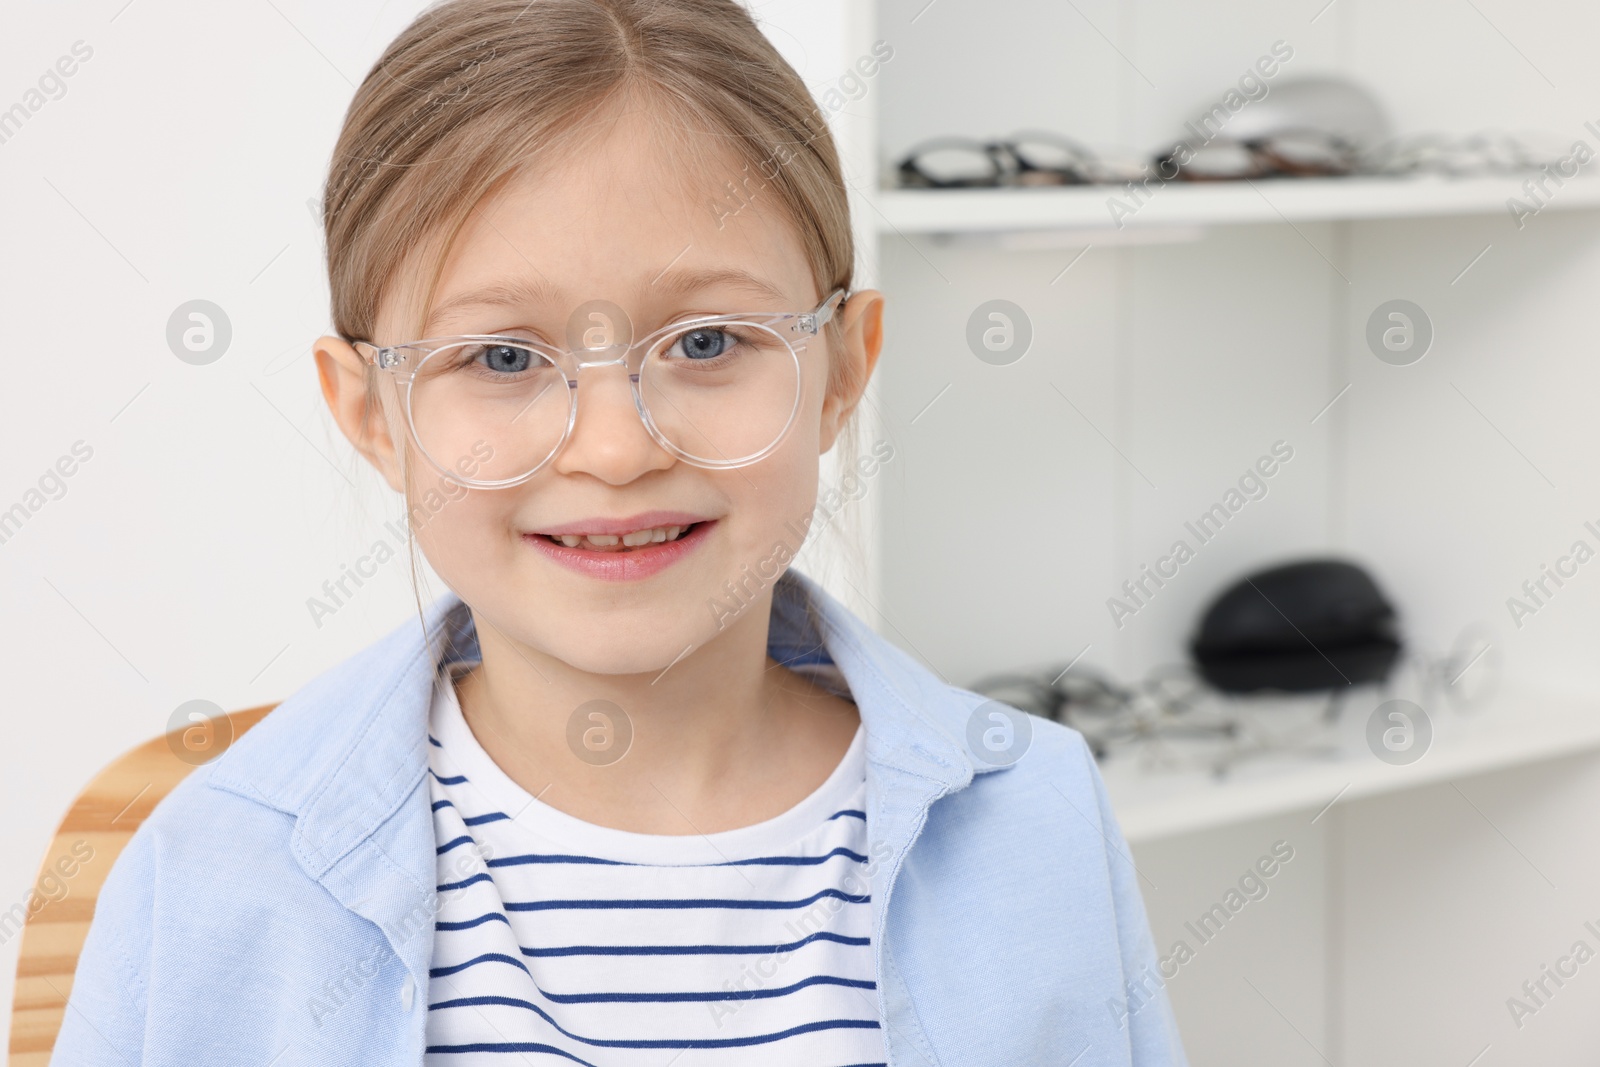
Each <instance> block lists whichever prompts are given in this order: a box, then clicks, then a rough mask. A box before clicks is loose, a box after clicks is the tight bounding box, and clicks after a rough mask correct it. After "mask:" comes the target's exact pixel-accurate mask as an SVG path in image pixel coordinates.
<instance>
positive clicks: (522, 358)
mask: <svg viewBox="0 0 1600 1067" xmlns="http://www.w3.org/2000/svg"><path fill="white" fill-rule="evenodd" d="M479 358H481V359H482V360H483V364H484V366H485V367H487V368H488V369H489V370H492V371H494V372H496V373H497V374H517V373H519V372H521V371H525V370H527V369H528V365H529V364H530V363H531V362H532V361H533V353H532V352H530V351H529V350H528V349H526V348H518V347H517V346H516V345H486V346H484V349H483V351H482V352H481V353H479Z"/></svg>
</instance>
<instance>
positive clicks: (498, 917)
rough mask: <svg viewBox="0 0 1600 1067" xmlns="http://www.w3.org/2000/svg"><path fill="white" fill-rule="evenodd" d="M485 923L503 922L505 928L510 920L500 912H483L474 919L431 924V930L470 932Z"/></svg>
mask: <svg viewBox="0 0 1600 1067" xmlns="http://www.w3.org/2000/svg"><path fill="white" fill-rule="evenodd" d="M487 922H503V923H505V924H506V925H507V926H510V925H511V920H510V919H508V918H506V917H505V916H504V915H502V914H501V913H500V912H498V911H490V912H485V913H484V914H482V915H480V916H478V917H477V918H476V919H462V920H461V921H460V922H436V923H434V924H433V928H434V929H435V930H470V929H472V928H473V927H474V926H482V925H483V924H484V923H487Z"/></svg>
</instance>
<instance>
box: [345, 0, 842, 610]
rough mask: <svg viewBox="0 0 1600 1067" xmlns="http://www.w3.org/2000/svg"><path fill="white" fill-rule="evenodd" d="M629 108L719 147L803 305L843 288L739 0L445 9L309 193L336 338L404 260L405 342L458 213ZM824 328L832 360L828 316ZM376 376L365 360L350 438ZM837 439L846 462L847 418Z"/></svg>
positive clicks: (362, 105) (801, 86) (782, 88)
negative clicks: (746, 184)
mask: <svg viewBox="0 0 1600 1067" xmlns="http://www.w3.org/2000/svg"><path fill="white" fill-rule="evenodd" d="M630 102H641V103H644V104H647V105H653V106H655V107H657V108H659V109H660V111H661V112H662V118H663V121H662V122H661V123H660V124H659V128H661V129H663V130H665V131H666V132H667V133H668V134H669V135H671V136H675V137H677V138H679V139H680V140H681V141H683V142H684V143H688V142H690V140H691V139H693V138H694V137H695V136H696V135H699V136H700V137H701V138H702V143H710V144H715V145H719V146H724V147H725V148H726V149H727V150H728V151H730V152H731V153H732V155H733V156H734V158H735V159H736V160H737V161H738V162H739V163H740V165H741V166H742V168H743V170H742V171H741V173H748V172H754V173H753V174H749V177H748V179H747V180H749V181H755V182H758V183H760V184H759V185H758V189H759V196H758V197H757V202H758V203H759V204H761V205H763V206H770V207H771V208H772V209H774V210H776V211H778V212H779V213H780V214H781V217H782V218H784V219H785V220H786V221H787V222H788V223H789V224H790V225H791V226H792V227H793V228H794V231H795V232H796V233H797V234H798V236H799V238H800V243H801V247H802V248H803V249H804V254H805V257H806V261H807V264H808V265H809V267H810V271H811V275H812V278H813V280H814V282H815V284H816V289H817V292H818V294H819V297H818V298H819V299H820V298H821V297H822V296H826V295H827V294H828V293H831V292H832V291H833V290H834V289H836V288H843V289H844V290H845V291H846V292H847V293H848V292H849V291H850V286H851V282H852V280H853V277H854V267H855V244H854V241H853V239H852V236H851V230H850V209H849V201H848V197H847V195H846V190H845V184H844V179H843V175H842V172H841V169H840V164H839V157H838V151H837V149H836V147H835V145H834V142H833V137H832V135H831V133H830V132H829V129H828V125H827V123H826V121H825V118H824V114H823V111H822V109H821V108H820V107H819V106H818V105H817V104H816V102H815V101H814V100H813V99H812V97H811V94H810V92H809V91H808V90H807V89H806V87H805V83H804V82H803V81H802V80H801V79H800V77H799V75H797V74H796V73H795V71H794V69H793V68H792V67H790V66H789V64H788V63H787V62H785V61H784V59H783V58H782V56H780V55H779V54H778V52H777V50H776V49H775V48H774V47H773V46H772V43H771V42H770V41H769V40H768V39H767V38H766V36H765V35H764V34H763V33H762V32H761V30H760V28H759V27H758V26H757V25H756V23H755V20H754V19H753V18H752V17H751V15H750V12H749V11H748V10H747V9H746V8H745V7H744V6H743V5H742V4H741V3H739V2H738V0H532V2H529V0H448V2H446V3H441V4H438V5H436V6H434V7H431V8H429V9H428V10H426V11H424V12H423V13H422V14H421V15H419V16H418V17H417V18H416V20H415V21H413V22H412V23H411V25H409V26H408V27H407V28H406V29H405V30H404V31H402V32H401V34H400V35H399V36H398V37H397V38H395V40H394V41H393V42H392V43H391V44H390V45H389V47H388V48H387V49H386V50H385V51H384V54H383V56H382V57H381V58H380V59H379V60H378V62H377V63H376V64H375V65H374V66H373V68H372V70H371V71H370V72H369V73H368V74H367V76H366V78H365V79H364V80H363V81H362V83H361V86H360V88H358V89H357V90H356V94H355V97H354V99H353V100H352V101H351V103H350V107H349V110H348V111H347V112H346V114H345V119H344V125H343V128H342V129H341V131H340V134H339V140H338V143H337V145H336V146H335V148H334V153H333V162H332V165H331V167H330V171H329V175H328V181H327V186H326V188H325V190H324V195H323V230H324V235H325V239H326V254H327V264H328V282H329V288H330V290H331V303H332V317H333V326H334V329H335V331H336V332H337V333H338V334H339V335H340V336H341V337H343V338H344V339H345V340H347V341H354V340H367V341H370V340H373V339H374V333H375V331H376V329H377V319H378V314H379V310H380V307H381V306H382V304H383V300H384V297H385V296H386V295H387V294H389V292H390V289H391V287H392V286H394V285H395V284H396V280H397V278H399V277H400V276H401V274H402V271H404V270H405V269H407V268H408V267H414V268H415V270H413V271H412V274H411V277H412V280H413V287H414V288H415V290H416V291H415V292H414V293H411V294H409V295H410V296H412V297H414V299H412V300H410V301H409V302H408V303H407V304H405V305H402V306H408V307H410V308H411V309H412V312H413V321H412V322H411V323H409V324H408V325H407V326H406V330H407V331H408V332H407V336H406V338H405V339H410V338H412V337H413V336H415V334H416V332H417V331H420V330H421V329H422V327H423V323H424V320H425V318H426V310H427V308H428V307H429V305H430V303H431V301H432V297H433V294H434V290H435V288H436V286H437V283H438V279H439V276H440V273H441V271H442V269H443V266H444V261H445V256H446V254H447V252H448V250H449V247H450V245H451V243H452V242H453V241H454V239H455V237H456V236H457V234H459V232H460V230H461V228H462V227H463V226H464V225H465V223H466V221H467V219H468V217H469V215H470V214H471V212H472V211H473V209H474V208H475V207H476V206H477V205H478V204H479V203H480V202H481V201H482V200H483V199H484V198H485V197H487V196H490V195H492V194H493V193H495V192H496V191H497V190H498V189H499V188H500V187H501V186H502V185H503V184H505V183H506V182H507V181H508V180H509V179H511V177H512V176H513V175H515V174H516V173H518V172H520V171H523V170H525V169H526V168H527V167H529V166H530V165H533V166H537V165H538V164H539V163H541V162H542V161H545V160H549V159H551V158H553V157H556V156H559V154H561V153H563V152H568V151H572V150H575V149H576V148H577V147H579V146H580V145H581V143H582V141H583V138H584V137H586V136H589V135H591V134H592V133H593V130H594V126H593V125H591V124H590V123H589V122H588V121H587V120H592V119H593V118H594V117H595V116H596V115H597V114H599V113H600V112H601V111H602V109H603V108H606V107H607V106H611V105H615V104H626V103H630ZM730 177H736V176H730ZM707 209H708V210H716V206H715V205H710V204H708V205H707ZM795 310H801V309H798V308H797V309H795ZM825 336H826V337H827V338H828V339H829V341H830V348H832V349H833V350H835V351H837V350H838V345H839V343H840V341H841V339H842V334H841V332H840V330H839V327H838V323H837V319H835V321H834V322H833V323H830V324H829V326H828V327H827V332H826V334H825ZM388 340H390V341H393V340H397V339H395V338H391V339H388ZM858 375H859V370H858V369H857V368H856V367H855V366H853V365H852V363H851V361H849V360H843V359H835V360H834V361H833V363H832V366H831V367H830V368H829V374H828V389H829V392H830V393H843V394H844V395H847V396H851V395H856V394H857V393H859V392H860V391H861V389H862V388H863V387H864V385H865V383H864V382H862V381H860V380H858V378H855V377H853V376H858ZM377 377H378V371H377V370H376V369H375V368H373V367H372V366H371V365H370V364H369V365H368V366H367V368H366V395H367V401H366V406H365V408H364V411H363V427H364V428H365V426H366V425H367V423H368V421H369V420H370V419H371V418H372V417H373V415H374V413H375V411H374V408H375V403H374V398H375V397H377V396H378V388H377V386H378V382H377ZM388 418H389V429H390V433H391V436H392V439H393V440H394V441H395V442H396V446H397V452H398V454H399V456H400V458H401V460H402V464H403V469H404V470H406V473H405V479H404V481H405V486H406V492H405V497H406V504H407V516H408V518H407V522H408V530H409V529H411V528H412V526H411V517H412V516H413V514H414V513H415V511H416V510H417V509H416V507H415V506H413V503H412V493H411V488H412V483H411V477H410V472H409V469H408V465H405V464H404V458H405V456H406V454H407V449H406V448H405V447H404V443H405V440H406V438H405V434H404V427H403V422H401V421H398V420H397V419H396V417H395V415H394V413H393V412H389V413H388ZM839 445H840V454H841V459H842V461H843V462H844V463H845V464H847V465H852V464H853V463H854V461H855V455H856V451H857V447H858V446H857V444H856V440H855V418H854V417H852V418H851V420H850V423H849V424H848V425H847V426H845V427H844V429H843V430H842V431H841V434H840V441H839ZM845 469H848V466H847V467H846V468H845ZM408 541H410V542H411V544H412V578H413V588H414V589H415V588H416V586H417V568H416V553H415V539H414V538H408ZM418 596H419V599H418V605H419V610H420V605H421V601H420V593H419V594H418Z"/></svg>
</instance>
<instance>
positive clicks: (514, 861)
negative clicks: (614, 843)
mask: <svg viewBox="0 0 1600 1067" xmlns="http://www.w3.org/2000/svg"><path fill="white" fill-rule="evenodd" d="M530 863H597V864H603V865H604V866H607V867H639V866H644V865H643V864H638V863H623V862H622V861H620V860H603V859H600V858H599V857H597V856H577V855H572V856H568V855H563V854H561V853H553V854H550V855H540V854H537V853H529V854H526V855H522V856H496V857H495V858H494V859H492V860H490V861H489V862H488V866H490V867H525V866H527V865H528V864H530Z"/></svg>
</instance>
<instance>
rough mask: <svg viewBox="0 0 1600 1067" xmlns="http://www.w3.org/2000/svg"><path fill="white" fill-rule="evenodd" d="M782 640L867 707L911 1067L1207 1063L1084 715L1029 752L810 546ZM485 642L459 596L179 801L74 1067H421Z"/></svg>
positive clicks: (780, 653) (139, 886)
mask: <svg viewBox="0 0 1600 1067" xmlns="http://www.w3.org/2000/svg"><path fill="white" fill-rule="evenodd" d="M424 624H425V627H426V635H427V636H426V639H424V635H423V628H424ZM768 650H769V653H770V654H771V655H772V656H773V658H774V659H776V660H778V661H779V662H794V661H816V660H817V659H818V657H819V656H821V655H825V656H826V657H827V658H828V659H830V660H831V661H832V662H833V663H834V664H835V665H836V666H837V667H838V669H839V670H840V672H841V673H842V674H843V676H844V679H845V681H846V682H848V684H849V687H850V692H851V695H852V697H853V698H854V700H855V702H856V705H857V706H858V707H859V709H860V713H861V721H862V724H863V726H864V728H865V731H866V735H867V807H866V811H867V829H868V839H869V841H870V842H871V847H870V859H871V861H872V862H871V864H870V879H869V881H870V886H871V898H872V900H871V908H872V911H871V915H872V923H871V925H872V946H873V955H874V960H875V962H876V968H877V984H878V989H877V998H878V1006H879V1015H880V1019H881V1021H882V1024H883V1035H884V1039H885V1044H886V1046H887V1049H888V1054H889V1063H890V1064H891V1065H892V1067H910V1065H918V1067H936V1065H944V1067H1031V1065H1041V1067H1042V1065H1047V1064H1048V1065H1052V1067H1065V1065H1067V1064H1071V1065H1072V1067H1157V1065H1161V1067H1166V1065H1169V1064H1173V1065H1184V1064H1186V1060H1185V1058H1184V1055H1183V1050H1182V1046H1181V1044H1180V1042H1179V1039H1178V1034H1177V1028H1176V1025H1175V1024H1174V1022H1173V1018H1172V1012H1171V1007H1170V1005H1169V1003H1168V1000H1167V997H1166V992H1165V990H1164V989H1163V988H1162V987H1161V985H1160V980H1159V977H1157V976H1158V974H1159V972H1158V971H1157V968H1156V954H1155V951H1154V945H1153V943H1152V940H1151V937H1150V929H1149V923H1148V920H1147V919H1146V916H1145V911H1144V903H1143V900H1142V899H1141V897H1140V894H1139V887H1138V881H1137V880H1138V875H1137V873H1136V872H1135V870H1134V868H1133V863H1132V860H1131V858H1130V856H1129V853H1128V849H1127V845H1126V844H1125V843H1124V841H1123V839H1122V834H1121V832H1120V831H1119V830H1118V828H1117V824H1116V820H1115V818H1114V817H1113V815H1112V812H1111V806H1110V802H1109V800H1108V799H1107V796H1106V791H1105V787H1104V785H1103V784H1102V782H1101V780H1100V775H1099V772H1098V771H1097V769H1096V767H1095V764H1094V760H1093V758H1092V756H1091V755H1090V753H1089V751H1088V748H1087V746H1086V745H1085V744H1084V741H1083V738H1082V737H1081V736H1080V735H1079V734H1078V733H1077V732H1075V731H1073V730H1070V729H1068V728H1066V727H1063V726H1060V725H1057V724H1055V723H1051V722H1048V721H1046V720H1043V719H1038V718H1033V717H1029V718H1028V719H1027V723H1026V725H1027V726H1030V727H1031V735H1032V736H1031V739H1030V740H1029V741H1028V742H1027V744H1026V748H1025V749H1022V747H1021V746H1018V747H1017V749H1014V750H1013V752H1015V751H1022V753H1023V754H1022V755H1021V757H1020V758H1017V759H1015V760H1014V762H1010V763H1009V764H1008V763H1005V762H1004V761H1003V760H1004V759H1005V758H1009V757H996V756H995V755H994V754H993V753H992V752H991V751H990V750H989V748H988V746H986V745H985V743H984V742H983V741H982V740H981V738H982V737H983V732H984V731H985V730H988V729H1002V730H1003V729H1004V728H1005V724H1004V722H1002V721H1001V720H991V719H990V718H989V717H988V715H987V712H988V711H990V710H993V709H985V710H984V713H983V714H981V715H979V716H977V718H978V720H979V721H978V722H976V724H974V722H973V720H974V718H975V715H974V713H975V712H976V711H977V709H978V708H979V707H980V705H983V704H984V703H985V699H984V698H983V697H981V696H979V695H977V694H975V693H971V692H968V691H966V690H963V689H957V688H955V687H953V686H950V685H947V684H945V683H944V682H942V681H940V680H939V679H938V678H937V677H936V676H935V675H934V674H933V673H931V672H930V671H929V670H928V669H927V668H925V667H923V666H922V665H921V664H919V663H917V662H916V661H915V660H913V659H912V658H911V657H910V656H908V655H906V654H905V653H904V652H902V651H900V649H898V648H896V647H895V646H894V645H893V644H891V643H890V642H889V641H888V640H886V639H884V638H883V637H880V636H879V635H877V634H875V633H874V632H873V631H872V630H871V629H869V628H868V627H867V626H866V625H865V624H864V623H862V622H861V620H859V619H857V618H856V617H855V616H854V615H852V614H851V613H850V612H849V611H848V610H847V609H846V608H845V607H844V606H843V605H841V604H840V603H839V602H838V601H836V600H835V599H833V598H832V597H831V596H829V595H828V594H827V593H826V592H825V591H823V590H822V589H821V587H820V586H818V585H817V584H816V583H815V582H814V581H812V580H811V579H809V578H807V577H805V576H804V575H801V574H799V573H798V572H796V571H793V570H791V571H789V572H787V573H786V574H785V575H784V576H783V577H782V578H780V579H779V581H778V582H777V583H776V584H775V586H774V597H773V611H772V619H771V628H770V635H769V641H768ZM461 658H468V659H476V658H479V651H478V645H477V636H476V633H475V632H474V630H473V626H472V618H471V614H470V612H469V611H468V610H467V607H466V605H465V604H463V603H462V601H461V600H460V598H459V597H456V596H455V595H453V594H448V595H446V596H444V597H442V598H440V599H439V601H437V602H436V603H435V604H434V605H432V607H431V608H429V610H428V611H427V613H426V615H425V618H424V620H422V621H419V620H416V619H412V620H408V621H407V622H406V623H404V624H403V625H401V626H400V627H398V628H397V629H395V630H394V631H393V632H392V633H391V634H389V635H388V636H387V637H385V638H383V639H382V640H381V641H379V642H377V643H376V644H374V645H372V646H371V647H369V648H367V649H365V650H363V651H362V652H360V653H358V654H357V655H355V656H352V657H351V658H350V659H348V660H346V661H345V662H343V663H341V664H339V665H338V666H336V667H334V668H333V669H332V670H329V671H328V672H326V673H325V674H323V675H321V676H320V677H318V678H316V679H315V680H313V681H312V682H311V683H310V684H308V685H307V686H305V687H304V688H303V689H301V690H300V691H298V692H296V693H295V694H294V695H293V696H292V697H290V698H289V699H288V700H286V701H284V703H283V704H282V705H280V706H279V707H278V708H276V709H274V710H273V711H272V712H271V714H269V715H267V717H266V718H264V719H263V720H262V721H261V722H260V723H259V724H257V725H256V726H255V727H254V728H253V729H252V730H251V731H250V732H249V733H248V734H246V735H245V736H244V737H243V738H241V739H239V740H238V741H237V742H236V743H235V744H234V745H233V746H232V747H231V748H230V749H229V750H228V751H227V752H225V753H224V754H223V755H222V756H220V757H218V758H217V759H215V760H213V761H212V762H210V763H208V764H206V765H204V766H202V767H200V768H198V769H196V770H195V771H194V772H193V773H191V774H190V775H189V776H188V777H187V778H185V779H184V780H183V782H181V783H180V784H179V785H178V787H177V788H176V789H174V790H173V791H172V793H171V794H170V795H168V797H167V798H166V799H165V800H163V801H162V802H161V803H160V804H159V805H157V807H156V809H155V811H154V812H153V813H152V814H151V815H150V817H149V818H148V819H146V820H145V822H144V823H143V825H141V826H140V827H139V830H138V832H136V833H135V834H134V835H133V838H132V839H131V840H130V841H129V843H128V846H127V848H126V849H124V850H123V852H122V854H121V855H120V856H119V857H118V858H117V861H116V863H115V864H114V865H113V867H112V869H111V871H110V873H109V874H108V875H107V878H106V882H105V885H104V887H103V888H102V890H101V892H100V897H99V903H98V905H97V907H96V910H95V917H94V922H93V924H92V926H91V927H90V930H89V934H88V938H87V940H86V942H85V944H84V948H83V954H82V956H81V957H80V959H79V962H78V969H77V976H76V979H75V981H74V983H73V987H72V994H71V998H70V1001H69V1005H68V1009H67V1013H66V1018H65V1020H64V1022H63V1024H62V1028H61V1034H60V1037H59V1038H58V1040H57V1042H56V1049H55V1054H54V1056H53V1057H52V1059H51V1061H50V1062H51V1063H52V1065H58V1067H98V1065H105V1067H113V1065H129V1064H143V1065H150V1067H154V1065H161V1067H192V1065H194V1064H230V1065H231V1064H240V1065H245V1064H248V1065H252V1067H256V1065H263V1067H264V1065H267V1064H271V1065H272V1067H302V1065H303V1067H309V1065H313V1064H315V1065H318V1067H333V1065H349V1067H357V1065H360V1067H373V1065H377V1064H409V1065H420V1064H421V1063H422V1061H423V1047H424V1033H425V1023H426V1016H427V1002H426V1001H427V998H426V991H427V989H428V969H429V963H430V957H431V953H432V949H433V932H434V929H433V923H434V915H435V908H436V902H437V900H438V896H437V894H436V892H435V884H436V877H437V872H436V865H435V861H436V852H435V849H436V844H435V841H434V833H433V818H432V812H431V810H430V804H429V794H428V783H427V778H426V775H427V770H428V753H427V748H428V745H427V740H426V735H427V715H428V709H429V705H430V701H431V697H432V693H433V685H434V677H435V667H436V665H437V664H438V663H440V662H441V661H442V660H444V659H461ZM969 727H971V729H969ZM969 738H973V739H977V740H969ZM997 758H999V759H1000V760H1001V761H1000V762H996V760H997ZM519 1058H520V1057H519ZM555 1062H557V1061H555V1060H552V1063H555ZM797 1067H798V1065H797ZM804 1067H819V1065H813V1064H807V1065H804Z"/></svg>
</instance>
